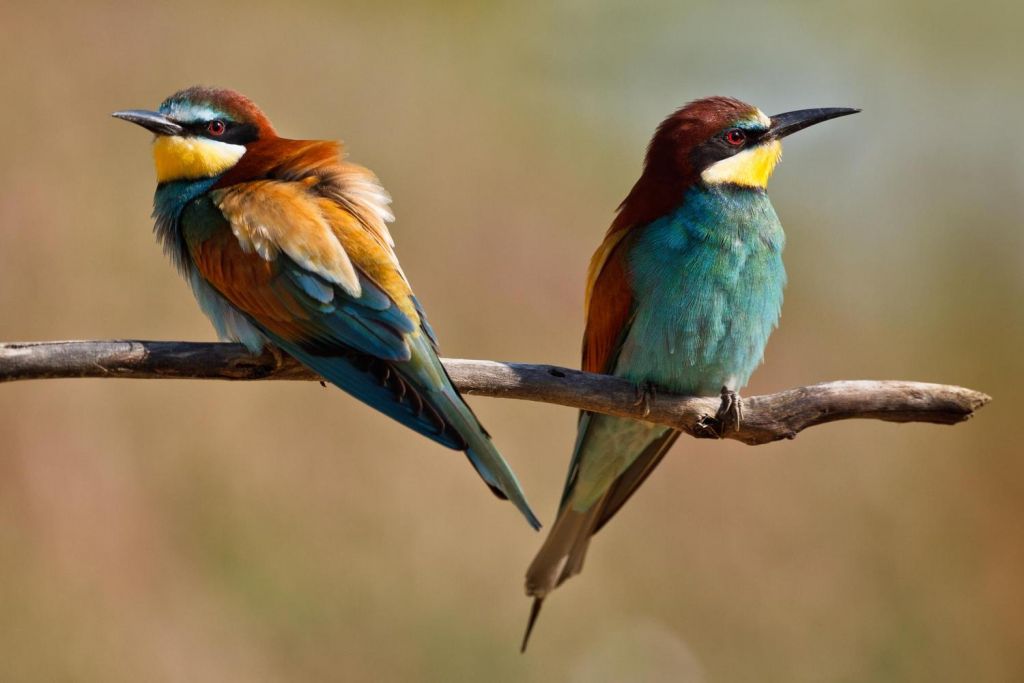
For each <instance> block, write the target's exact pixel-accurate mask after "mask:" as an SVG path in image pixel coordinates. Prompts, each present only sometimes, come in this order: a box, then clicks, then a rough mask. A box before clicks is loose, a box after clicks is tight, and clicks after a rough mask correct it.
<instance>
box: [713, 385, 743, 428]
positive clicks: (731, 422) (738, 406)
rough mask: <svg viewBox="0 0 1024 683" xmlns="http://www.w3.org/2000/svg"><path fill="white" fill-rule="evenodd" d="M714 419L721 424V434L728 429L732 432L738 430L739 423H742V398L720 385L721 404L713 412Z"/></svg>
mask: <svg viewBox="0 0 1024 683" xmlns="http://www.w3.org/2000/svg"><path fill="white" fill-rule="evenodd" d="M715 420H716V421H717V422H718V424H719V425H720V426H721V432H722V434H725V433H726V432H727V431H729V430H730V429H732V431H734V432H738V431H740V425H741V424H742V423H743V399H741V398H740V396H739V394H737V393H736V392H735V391H731V390H730V389H729V388H728V387H722V405H721V406H719V408H718V412H717V413H715Z"/></svg>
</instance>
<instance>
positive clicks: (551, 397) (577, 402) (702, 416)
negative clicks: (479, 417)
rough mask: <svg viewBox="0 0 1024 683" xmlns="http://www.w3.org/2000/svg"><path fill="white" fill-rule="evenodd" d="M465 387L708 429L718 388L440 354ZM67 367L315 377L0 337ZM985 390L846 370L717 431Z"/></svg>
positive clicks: (214, 360)
mask: <svg viewBox="0 0 1024 683" xmlns="http://www.w3.org/2000/svg"><path fill="white" fill-rule="evenodd" d="M443 362H444V365H445V368H447V370H448V372H449V374H450V375H451V377H452V380H453V381H454V383H455V386H456V387H458V389H459V390H460V391H462V392H463V393H465V394H474V395H479V396H494V397H497V398H518V399H524V400H528V401H540V402H543V403H556V404H559V405H564V406H570V407H573V408H579V409H581V410H590V411H593V412H598V413H607V414H610V415H620V416H623V417H634V418H638V419H644V420H647V421H649V422H657V423H659V424H664V425H668V426H670V427H675V428H676V429H681V430H683V431H685V432H687V433H689V434H692V435H694V436H707V435H708V431H707V429H706V428H705V427H702V425H706V424H708V423H709V422H711V423H713V417H714V415H715V413H716V412H717V410H718V408H719V405H720V400H719V398H718V397H713V398H709V397H686V396H671V395H661V394H659V395H657V396H649V397H644V396H642V394H641V392H640V391H639V390H638V389H637V387H636V386H635V385H634V384H633V383H631V382H629V381H627V380H624V379H620V378H618V377H610V376H607V375H595V374H591V373H587V372H580V371H579V370H570V369H568V368H560V367H555V366H553V365H528V364H525V363H498V362H494V361H486V360H460V359H446V360H444V361H443ZM70 377H119V378H128V379H226V380H257V379H277V380H281V379H286V380H319V379H320V378H319V377H317V376H316V375H315V374H313V373H312V372H310V371H309V370H306V369H305V368H304V367H302V366H301V365H299V364H298V363H297V362H295V361H294V360H293V359H291V358H290V357H287V356H283V355H275V354H273V353H270V352H266V351H265V352H264V353H263V354H262V355H259V356H253V355H250V354H249V353H248V352H247V351H246V350H245V348H244V347H243V346H241V345H238V344H207V343H195V342H160V341H55V342H27V343H10V344H0V382H13V381H17V380H29V379H61V378H70ZM990 400H991V398H990V397H989V396H986V395H985V394H983V393H981V392H978V391H974V390H972V389H965V388H964V387H958V386H951V385H944V384H927V383H924V382H903V381H895V380H887V381H874V380H855V381H854V380H847V381H839V382H826V383H823V384H815V385H812V386H806V387H799V388H796V389H788V390H786V391H781V392H779V393H776V394H769V395H765V396H752V397H745V398H744V399H743V422H742V425H741V426H740V428H739V429H738V430H735V431H729V432H728V433H726V434H725V435H724V436H725V437H727V438H731V439H736V440H738V441H742V442H743V443H747V444H762V443H768V442H771V441H776V440H778V439H792V438H793V437H795V436H796V435H797V433H798V432H800V431H802V430H804V429H806V428H807V427H811V426H814V425H817V424H823V423H825V422H833V421H835V420H848V419H852V418H871V419H876V420H885V421H887V422H930V423H934V424H956V423H957V422H962V421H964V420H967V419H969V418H970V417H971V416H972V415H973V414H974V411H976V410H978V409H979V408H981V407H982V406H984V405H985V404H986V403H988V402H989V401H990Z"/></svg>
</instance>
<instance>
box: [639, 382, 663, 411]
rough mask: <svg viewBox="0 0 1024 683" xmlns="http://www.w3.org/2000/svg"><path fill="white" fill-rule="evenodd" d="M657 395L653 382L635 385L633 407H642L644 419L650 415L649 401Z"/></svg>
mask: <svg viewBox="0 0 1024 683" xmlns="http://www.w3.org/2000/svg"><path fill="white" fill-rule="evenodd" d="M657 395H658V390H657V387H656V386H655V385H654V382H640V383H639V384H637V385H636V401H635V402H634V403H633V405H635V406H637V407H639V406H643V407H644V417H647V416H648V415H650V414H651V401H652V400H653V399H654V398H655V397H656V396H657Z"/></svg>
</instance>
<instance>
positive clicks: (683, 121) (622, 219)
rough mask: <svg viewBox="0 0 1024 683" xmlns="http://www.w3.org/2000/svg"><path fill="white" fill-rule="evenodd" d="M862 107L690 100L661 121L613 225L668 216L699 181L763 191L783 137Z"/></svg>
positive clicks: (726, 98)
mask: <svg viewBox="0 0 1024 683" xmlns="http://www.w3.org/2000/svg"><path fill="white" fill-rule="evenodd" d="M858 111H860V110H859V109H845V108H844V109H803V110H800V111H791V112H787V113H785V114H778V115H776V116H766V115H765V114H764V113H763V112H762V111H761V110H760V109H758V108H757V107H755V106H752V105H749V104H746V103H745V102H740V101H739V100H735V99H733V98H731V97H708V98H705V99H703V100H696V101H694V102H690V103H689V104H687V105H686V106H684V107H682V108H681V109H679V110H677V111H675V112H674V113H672V114H671V115H670V116H669V117H668V118H667V119H665V120H664V121H662V122H661V125H660V126H658V129H657V130H656V131H655V133H654V137H652V138H651V144H650V145H649V146H648V148H647V159H646V161H645V162H644V171H643V173H642V174H641V175H640V179H639V180H638V181H637V182H636V185H634V186H633V189H632V190H630V193H629V195H628V196H627V197H626V199H625V200H623V202H622V204H621V205H619V215H618V216H617V218H616V220H615V223H614V224H613V225H612V229H613V230H619V229H623V228H626V227H629V226H631V225H640V224H643V223H647V222H650V221H652V220H654V219H655V218H657V217H659V216H662V215H664V214H665V213H666V212H668V211H670V210H671V209H672V207H674V206H677V205H678V204H679V202H680V201H682V197H683V195H684V193H685V191H686V190H687V189H688V188H690V187H693V186H694V185H698V184H701V183H703V184H704V185H711V186H714V185H731V186H739V187H745V188H750V189H755V190H763V189H764V188H765V187H767V185H768V178H770V177H771V174H772V171H774V170H775V165H776V164H777V163H778V162H779V158H780V157H781V156H782V144H781V142H780V140H782V138H784V137H786V136H787V135H789V134H790V133H795V132H796V131H798V130H802V129H804V128H807V127H808V126H813V125H814V124H816V123H821V122H822V121H827V120H829V119H834V118H836V117H837V116H846V115H847V114H855V113H857V112H858Z"/></svg>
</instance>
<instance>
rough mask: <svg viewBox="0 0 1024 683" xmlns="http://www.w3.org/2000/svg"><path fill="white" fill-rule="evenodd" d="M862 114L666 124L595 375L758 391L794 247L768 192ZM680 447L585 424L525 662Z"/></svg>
mask: <svg viewBox="0 0 1024 683" xmlns="http://www.w3.org/2000/svg"><path fill="white" fill-rule="evenodd" d="M857 111H858V110H856V109H806V110H803V111H793V112H788V113H786V114H779V115H778V116H772V117H768V116H765V115H764V114H763V113H761V111H760V110H759V109H757V108H756V107H753V106H751V105H749V104H745V103H743V102H740V101H738V100H734V99H731V98H727V97H710V98H707V99H703V100H697V101H695V102H691V103H690V104H688V105H686V106H685V107H683V108H681V109H679V110H678V111H676V112H675V113H673V114H672V115H671V116H669V117H668V118H667V119H665V121H664V122H662V124H661V125H660V126H658V129H657V131H656V132H655V133H654V137H653V138H652V139H651V143H650V146H649V147H648V149H647V158H646V160H645V162H644V169H643V173H642V174H641V176H640V179H639V180H638V181H637V182H636V184H635V185H634V186H633V189H632V190H631V191H630V193H629V195H628V196H627V197H626V199H625V200H624V201H623V202H622V204H621V205H619V208H618V215H617V216H616V218H615V220H614V222H613V223H612V225H611V228H610V229H609V230H608V233H607V234H606V235H605V238H604V242H603V243H602V244H601V246H600V247H598V249H597V252H595V253H594V256H593V258H592V259H591V261H590V269H589V273H588V281H587V290H586V315H587V322H586V329H585V331H584V334H583V369H584V370H587V371H589V372H598V373H606V374H611V375H617V376H620V377H625V378H627V379H630V380H632V381H633V382H636V383H637V385H638V386H640V387H652V386H653V387H656V388H661V389H664V390H666V391H669V392H673V393H678V394H687V395H696V396H708V395H717V394H718V393H719V392H720V391H721V392H723V395H724V396H729V395H730V394H729V393H728V392H736V391H739V390H740V389H741V388H742V387H743V386H745V385H746V383H747V380H748V379H749V378H750V375H751V373H752V372H753V371H754V368H756V367H757V365H758V364H759V363H760V362H761V358H762V355H763V353H764V347H765V344H766V343H767V341H768V336H769V334H771V332H772V330H773V329H774V328H775V326H776V324H777V323H778V319H779V313H780V310H781V307H782V290H783V287H784V285H785V283H786V272H785V270H784V268H783V265H782V248H783V244H784V243H785V236H784V235H783V232H782V225H781V224H780V223H779V219H778V217H777V216H776V215H775V209H774V208H772V204H771V202H770V201H769V200H768V195H767V194H766V191H765V190H766V187H767V184H768V178H769V177H770V176H771V174H772V171H773V170H774V169H775V165H776V163H778V161H779V157H780V156H781V154H782V145H781V143H780V140H781V139H782V138H783V137H785V136H787V135H789V134H790V133H794V132H796V131H798V130H801V129H803V128H806V127H808V126H811V125H814V124H816V123H820V122H822V121H827V120H828V119H832V118H836V117H838V116H845V115H847V114H853V113H855V112H857ZM732 396H734V394H733V395H732ZM678 436H679V432H678V431H676V430H673V429H671V428H668V427H665V426H662V425H656V424H651V423H647V422H641V421H638V420H631V419H627V418H621V417H611V416H608V415H598V414H591V413H583V414H582V415H581V416H580V419H579V426H578V431H577V437H576V446H575V449H574V451H573V455H572V460H571V462H570V465H569V474H568V478H567V480H566V483H565V489H564V491H563V494H562V500H561V503H560V505H559V510H558V517H557V519H556V521H555V523H554V525H553V526H552V527H551V530H550V532H549V533H548V536H547V539H546V540H545V541H544V544H543V546H542V547H541V549H540V551H539V552H538V553H537V556H536V558H535V559H534V560H533V563H532V564H531V565H530V568H529V569H528V570H527V573H526V592H527V595H529V596H532V597H533V598H534V602H533V608H532V610H531V613H530V621H529V624H528V625H527V629H526V635H525V636H524V638H523V645H522V647H523V649H524V650H525V649H526V643H527V640H528V639H529V636H530V630H531V629H532V628H533V625H534V623H535V621H536V618H537V615H538V614H539V611H540V607H541V603H542V601H543V600H544V598H545V597H547V595H548V594H549V593H550V592H551V591H552V590H554V589H555V588H556V587H557V586H559V585H561V583H562V582H563V581H565V580H566V579H568V578H569V577H571V576H574V575H575V574H578V573H579V572H580V570H581V569H582V568H583V559H584V556H585V555H586V552H587V547H588V545H589V544H590V538H591V536H593V535H594V534H595V533H597V532H598V531H599V530H600V529H601V527H603V526H604V525H605V524H607V523H608V520H610V519H611V518H612V517H613V516H614V515H615V513H616V512H618V511H619V508H621V507H622V505H623V504H624V503H625V502H626V501H627V500H629V497H630V496H631V495H633V493H634V492H635V491H636V489H637V487H639V486H640V484H642V483H643V481H644V480H645V479H646V478H647V476H648V475H650V473H651V471H652V470H654V468H655V467H656V466H657V465H658V463H659V462H660V461H661V459H662V457H664V455H665V452H666V451H668V449H669V448H670V447H671V446H672V444H673V442H675V440H676V438H678Z"/></svg>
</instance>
